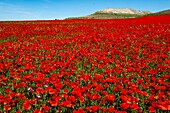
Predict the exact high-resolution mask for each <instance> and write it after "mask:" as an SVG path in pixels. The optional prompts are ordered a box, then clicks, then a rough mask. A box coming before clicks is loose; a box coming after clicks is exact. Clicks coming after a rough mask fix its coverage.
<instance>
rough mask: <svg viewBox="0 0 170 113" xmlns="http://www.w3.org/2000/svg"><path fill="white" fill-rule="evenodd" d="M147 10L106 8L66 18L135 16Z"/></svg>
mask: <svg viewBox="0 0 170 113" xmlns="http://www.w3.org/2000/svg"><path fill="white" fill-rule="evenodd" d="M150 13H151V12H149V11H140V10H134V9H131V8H106V9H103V10H100V11H96V12H95V13H93V14H90V15H88V16H84V17H71V18H67V19H76V18H77V19H115V18H135V17H139V16H143V15H146V14H150Z"/></svg>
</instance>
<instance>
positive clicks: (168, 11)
mask: <svg viewBox="0 0 170 113" xmlns="http://www.w3.org/2000/svg"><path fill="white" fill-rule="evenodd" d="M149 15H155V16H156V15H170V9H168V10H163V11H159V12H156V13H151V14H148V16H149Z"/></svg>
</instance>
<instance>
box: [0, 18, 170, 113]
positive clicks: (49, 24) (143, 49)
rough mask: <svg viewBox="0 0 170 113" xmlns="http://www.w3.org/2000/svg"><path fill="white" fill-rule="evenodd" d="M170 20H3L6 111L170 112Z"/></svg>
mask: <svg viewBox="0 0 170 113" xmlns="http://www.w3.org/2000/svg"><path fill="white" fill-rule="evenodd" d="M169 20H170V16H169V15H167V16H150V17H141V18H133V19H115V20H111V19H110V20H95V19H94V20H93V19H87V20H85V19H77V20H54V21H52V20H51V21H27V22H24V21H22V22H19V21H18V22H0V113H5V112H6V113H55V112H56V113H59V112H62V113H72V112H73V113H90V112H91V113H96V112H97V113H107V112H108V113H149V112H150V113H154V112H156V113H168V111H169V110H170V83H169V79H170V21H169Z"/></svg>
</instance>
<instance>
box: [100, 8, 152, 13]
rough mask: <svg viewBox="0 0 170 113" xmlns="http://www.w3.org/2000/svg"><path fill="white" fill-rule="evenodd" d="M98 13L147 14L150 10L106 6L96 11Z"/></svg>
mask: <svg viewBox="0 0 170 113" xmlns="http://www.w3.org/2000/svg"><path fill="white" fill-rule="evenodd" d="M97 12H100V13H113V14H137V15H144V14H149V13H151V12H149V11H140V10H134V9H131V8H106V9H103V10H100V11H97Z"/></svg>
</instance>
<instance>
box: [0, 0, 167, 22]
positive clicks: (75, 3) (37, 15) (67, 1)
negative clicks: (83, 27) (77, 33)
mask: <svg viewBox="0 0 170 113" xmlns="http://www.w3.org/2000/svg"><path fill="white" fill-rule="evenodd" d="M104 8H133V9H136V10H148V11H151V12H157V11H160V10H165V9H170V0H0V20H43V19H63V18H67V17H76V16H85V15H88V14H91V13H94V12H95V11H97V10H101V9H104Z"/></svg>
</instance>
